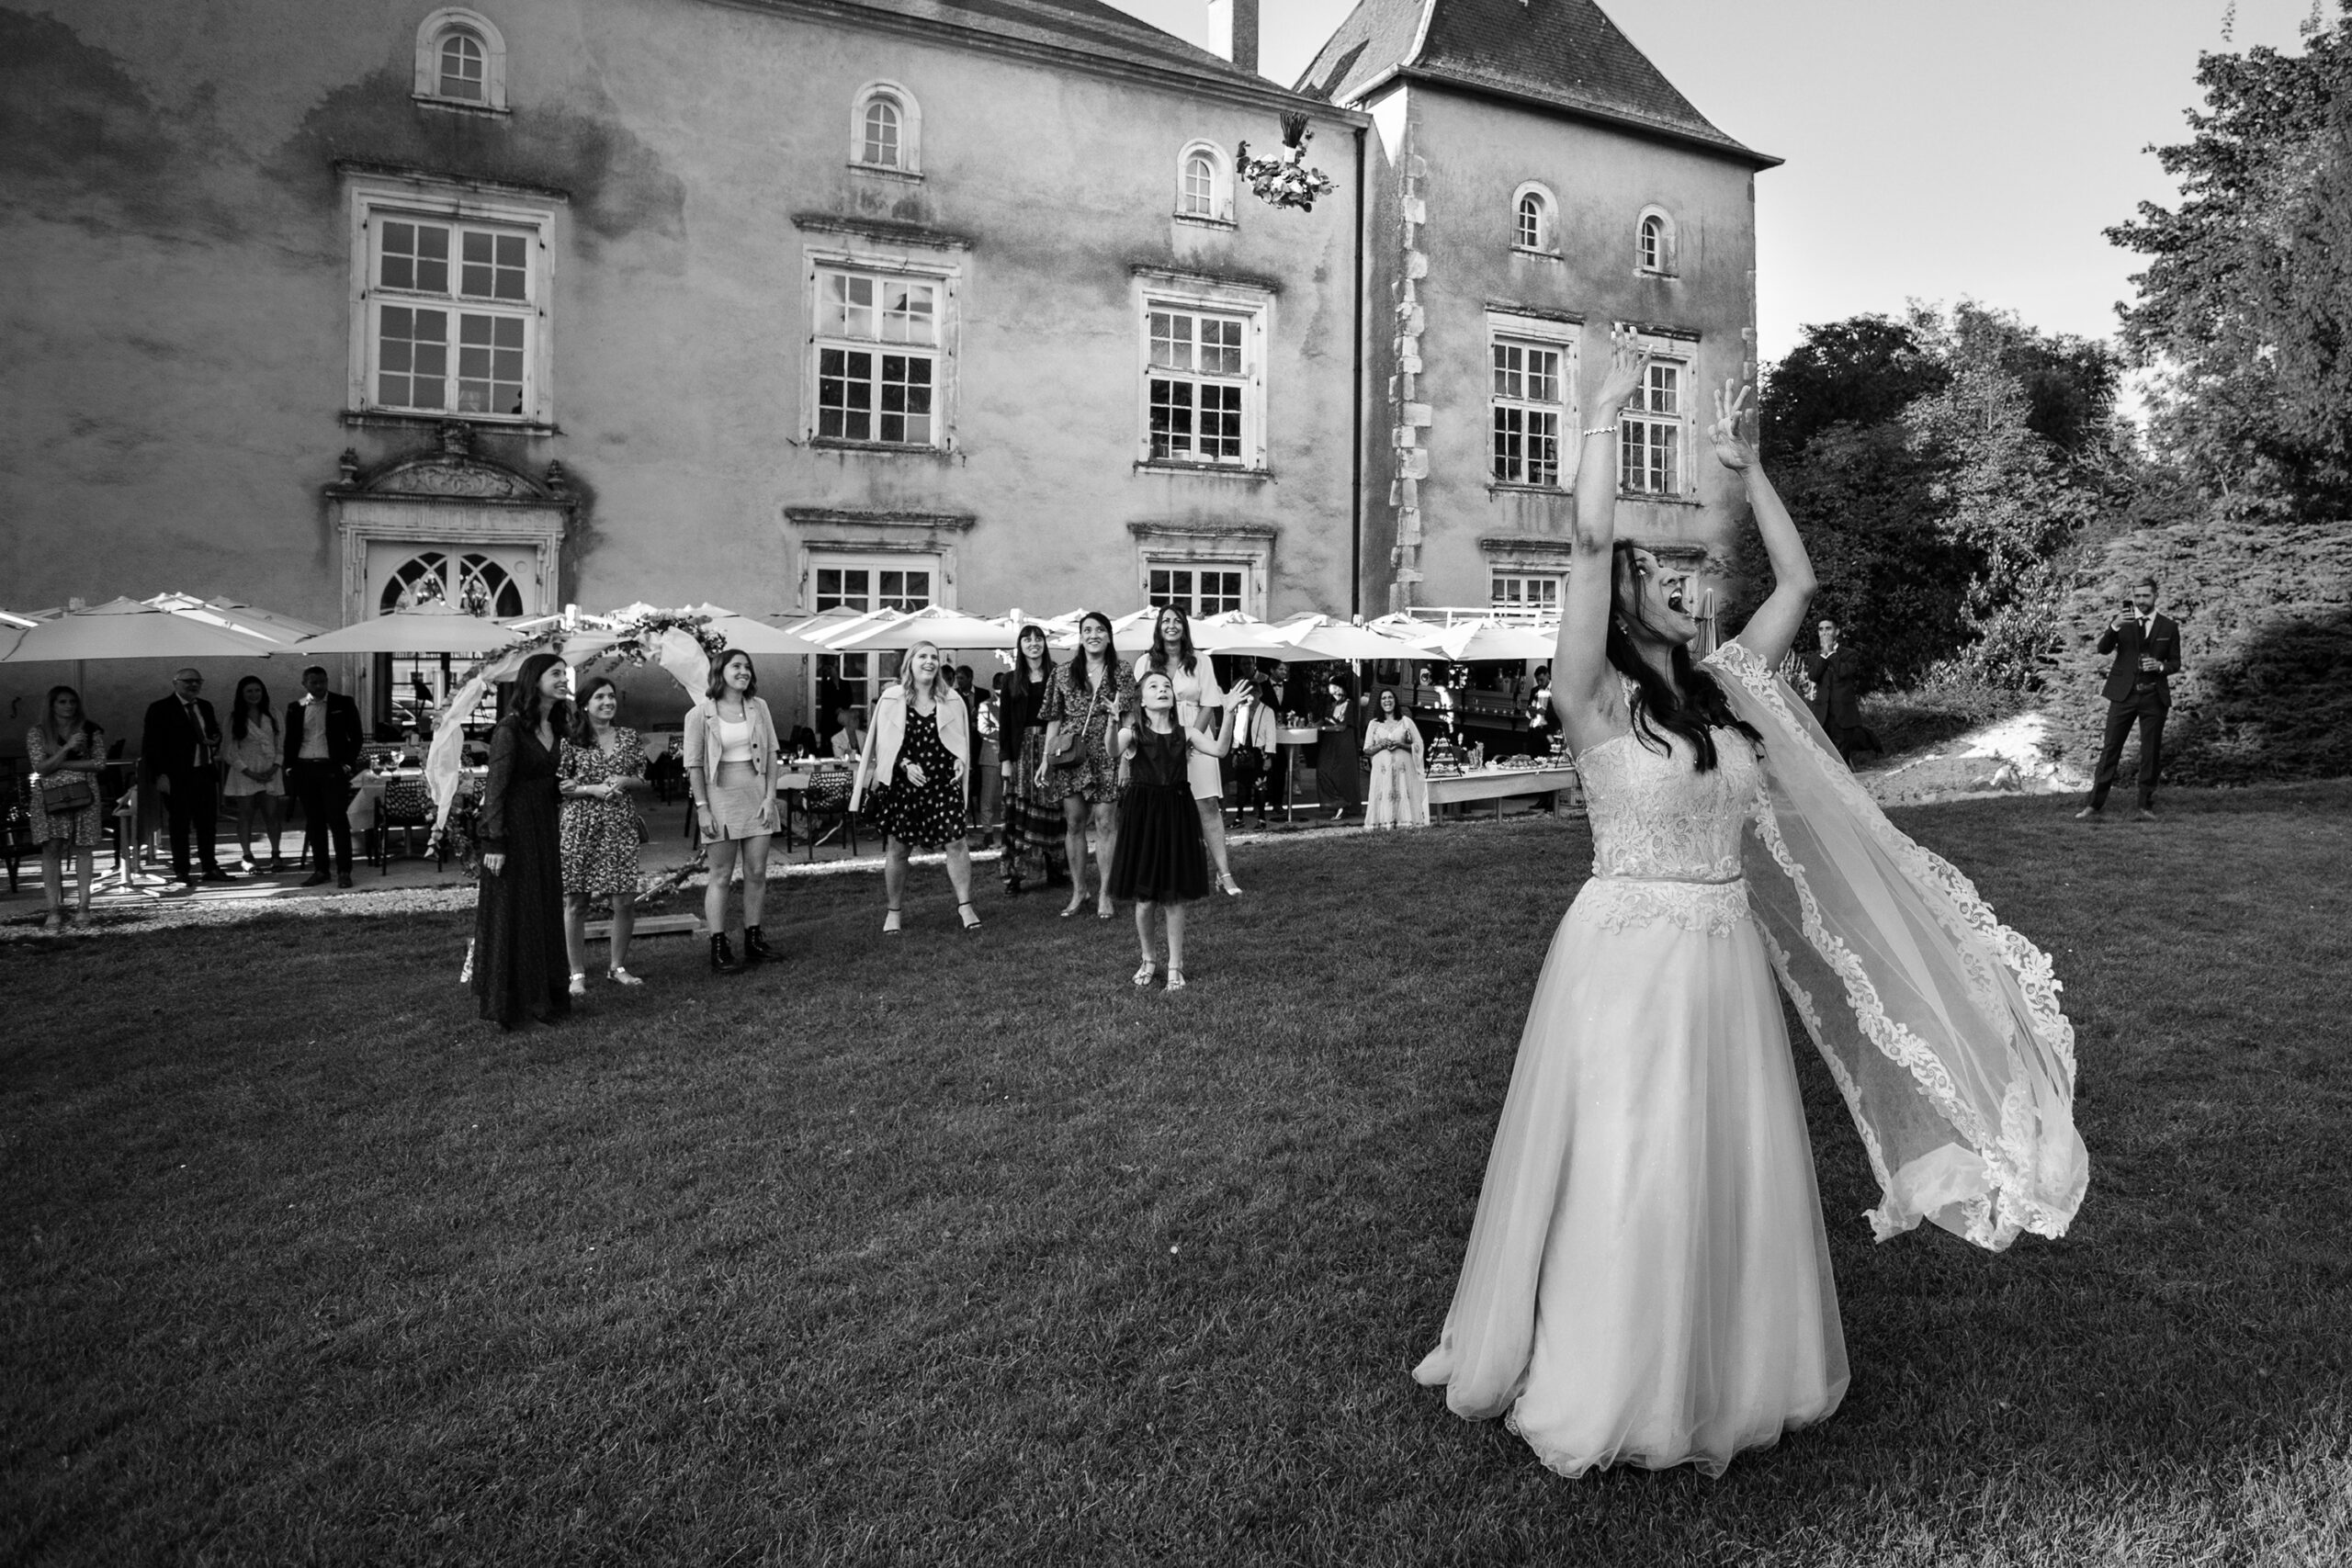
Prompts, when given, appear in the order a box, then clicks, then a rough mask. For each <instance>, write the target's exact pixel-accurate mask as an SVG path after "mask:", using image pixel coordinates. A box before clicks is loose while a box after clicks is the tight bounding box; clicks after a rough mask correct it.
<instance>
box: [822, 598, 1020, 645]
mask: <svg viewBox="0 0 2352 1568" xmlns="http://www.w3.org/2000/svg"><path fill="white" fill-rule="evenodd" d="M1019 634H1020V627H1018V626H1015V625H1014V624H1013V623H1012V621H1011V620H1010V619H1006V618H1002V617H998V616H988V615H966V614H964V613H963V612H962V611H960V610H948V609H943V608H941V607H940V606H939V605H936V604H932V605H927V606H925V607H924V608H922V609H920V610H879V611H876V613H875V614H874V615H873V617H872V618H871V619H869V620H866V621H865V622H864V623H862V624H860V625H858V626H849V627H846V628H844V629H843V630H842V631H840V632H838V633H834V634H831V635H829V636H827V637H826V638H825V639H824V640H825V643H826V646H827V647H828V648H829V649H831V650H832V651H834V652H838V653H873V652H880V651H883V650H886V649H910V648H912V647H913V646H914V645H915V644H917V643H919V642H929V643H936V644H938V645H939V646H940V647H941V648H952V649H964V650H969V649H1004V648H1011V647H1012V646H1013V643H1014V642H1015V640H1016V639H1017V638H1018V637H1019Z"/></svg>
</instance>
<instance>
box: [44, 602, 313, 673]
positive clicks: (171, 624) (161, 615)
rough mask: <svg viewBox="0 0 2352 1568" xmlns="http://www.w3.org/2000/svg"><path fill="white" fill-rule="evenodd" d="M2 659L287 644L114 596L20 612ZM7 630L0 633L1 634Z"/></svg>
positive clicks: (244, 654)
mask: <svg viewBox="0 0 2352 1568" xmlns="http://www.w3.org/2000/svg"><path fill="white" fill-rule="evenodd" d="M23 618H24V619H28V620H29V621H30V623H31V624H30V625H28V626H23V627H21V628H19V629H17V631H16V633H15V642H14V645H13V646H12V647H10V648H9V649H8V650H7V651H6V653H0V662H5V663H8V664H36V663H50V662H55V663H79V662H82V661H85V660H93V659H266V658H268V657H269V656H270V655H271V654H273V653H277V652H282V651H284V650H285V649H286V646H287V645H285V644H283V643H278V642H273V641H271V640H269V639H268V638H266V637H261V636H259V635H257V634H255V633H253V632H247V631H242V630H239V629H238V628H237V627H235V626H222V625H218V624H215V623H214V622H212V621H209V620H199V619H197V618H195V617H193V616H189V615H177V614H175V613H174V612H172V611H170V610H164V609H159V608H157V607H156V606H155V605H153V604H143V603H141V601H139V600H137V599H116V600H112V601H109V602H108V603H107V604H95V605H92V606H91V607H89V608H88V609H85V610H58V611H43V612H40V613H38V614H35V615H30V616H27V617H23ZM5 635H6V634H5V633H0V636H5Z"/></svg>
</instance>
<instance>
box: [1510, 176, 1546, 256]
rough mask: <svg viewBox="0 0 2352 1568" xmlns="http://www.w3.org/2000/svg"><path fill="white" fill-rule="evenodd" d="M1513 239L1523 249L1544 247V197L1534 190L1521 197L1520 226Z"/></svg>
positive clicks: (1529, 249)
mask: <svg viewBox="0 0 2352 1568" xmlns="http://www.w3.org/2000/svg"><path fill="white" fill-rule="evenodd" d="M1513 239H1514V243H1516V244H1517V245H1518V246H1519V248H1520V249H1521V250H1522V251H1540V250H1542V249H1543V248H1544V198H1543V197H1540V196H1537V195H1536V194H1535V193H1534V192H1533V191H1530V192H1528V193H1527V194H1526V195H1525V196H1522V197H1520V198H1519V226H1518V229H1517V231H1516V233H1515V235H1514V237H1513Z"/></svg>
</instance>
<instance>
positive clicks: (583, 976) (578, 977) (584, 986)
mask: <svg viewBox="0 0 2352 1568" xmlns="http://www.w3.org/2000/svg"><path fill="white" fill-rule="evenodd" d="M571 994H572V995H573V996H575V997H584V996H586V995H587V994H588V971H587V970H585V969H574V970H573V971H572V972H571Z"/></svg>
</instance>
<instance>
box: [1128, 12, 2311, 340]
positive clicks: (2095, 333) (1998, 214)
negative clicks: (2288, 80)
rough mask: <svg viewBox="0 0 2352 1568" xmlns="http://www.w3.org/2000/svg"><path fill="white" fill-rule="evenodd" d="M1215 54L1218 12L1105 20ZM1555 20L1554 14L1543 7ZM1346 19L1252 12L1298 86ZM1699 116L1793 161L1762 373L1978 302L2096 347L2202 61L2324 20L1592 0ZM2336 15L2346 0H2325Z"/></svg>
mask: <svg viewBox="0 0 2352 1568" xmlns="http://www.w3.org/2000/svg"><path fill="white" fill-rule="evenodd" d="M1112 3H1113V4H1114V5H1119V6H1121V8H1122V9H1125V10H1127V11H1129V12H1131V13H1133V14H1134V15H1136V16H1137V17H1143V18H1144V19H1145V20H1147V21H1149V22H1151V23H1153V24H1154V25H1155V26H1158V27H1161V28H1167V29H1168V30H1169V31H1170V32H1174V33H1177V34H1179V35H1181V36H1182V37H1185V38H1189V39H1193V41H1194V42H1196V43H1204V42H1206V40H1207V19H1206V17H1207V9H1206V6H1205V4H1204V0H1112ZM1533 3H1534V4H1536V5H1543V4H1544V3H1545V0H1533ZM1351 5H1352V0H1261V7H1262V9H1261V37H1262V43H1261V50H1260V58H1261V66H1262V68H1263V69H1264V71H1265V73H1266V74H1267V75H1269V76H1271V77H1273V78H1275V79H1276V80H1278V81H1282V82H1284V83H1289V82H1292V81H1295V80H1296V78H1297V75H1298V73H1299V72H1300V71H1302V70H1303V69H1305V67H1306V62H1308V61H1309V60H1311V59H1312V58H1314V54H1315V51H1316V49H1317V47H1318V46H1319V45H1320V44H1321V42H1322V40H1323V39H1324V38H1326V37H1327V36H1329V32H1330V30H1331V29H1332V28H1334V27H1336V26H1338V25H1339V22H1340V19H1341V18H1342V17H1345V16H1346V15H1347V13H1348V11H1349V9H1350V8H1351ZM1601 5H1602V8H1603V9H1604V10H1606V11H1607V12H1608V13H1609V14H1610V16H1611V17H1612V18H1613V19H1614V20H1615V21H1616V23H1617V25H1618V26H1619V27H1621V28H1624V30H1625V32H1626V33H1627V35H1628V36H1630V37H1631V38H1632V39H1633V40H1634V42H1635V43H1636V44H1638V45H1640V46H1641V48H1642V49H1643V50H1644V51H1645V52H1646V53H1647V54H1648V55H1649V57H1650V59H1651V60H1652V61H1654V62H1656V63H1657V66H1658V68H1659V69H1660V70H1662V71H1663V72H1665V73H1666V75H1667V78H1668V80H1669V81H1671V82H1672V83H1673V84H1674V85H1676V86H1677V87H1679V88H1680V89H1681V91H1682V94H1683V96H1686V97H1688V98H1689V99H1690V100H1691V102H1692V103H1693V104H1695V105H1697V106H1698V107H1699V109H1700V112H1702V114H1704V115H1706V116H1707V118H1710V119H1712V120H1713V121H1714V122H1715V124H1717V125H1718V126H1720V127H1722V128H1723V129H1724V130H1725V131H1727V132H1729V133H1730V134H1731V135H1733V136H1736V137H1737V138H1738V139H1739V140H1741V141H1745V142H1746V143H1747V144H1748V145H1749V146H1751V147H1754V148H1756V149H1758V151H1760V152H1770V153H1773V154H1775V155H1777V156H1779V157H1781V158H1785V159H1787V160H1788V162H1787V164H1784V165H1783V166H1781V167H1780V168H1777V169H1773V170H1770V171H1768V172H1767V173H1765V174H1764V175H1761V176H1760V177H1759V178H1758V182H1757V203H1758V219H1757V221H1758V234H1757V246H1758V257H1757V294H1758V299H1757V314H1758V333H1759V336H1760V337H1761V339H1762V343H1761V344H1760V347H1761V350H1762V353H1763V355H1764V357H1765V359H1766V360H1767V361H1768V362H1769V361H1770V360H1773V359H1777V358H1779V357H1780V356H1781V355H1782V354H1785V353H1786V352H1787V351H1788V350H1789V348H1790V347H1791V346H1792V344H1794V343H1795V342H1796V338H1797V333H1798V330H1799V327H1800V325H1801V324H1802V323H1805V322H1815V321H1837V320H1838V319H1840V318H1842V317H1846V316H1851V315H1856V314H1859V313H1860V312H1862V311H1865V310H1880V311H1887V312H1899V311H1900V310H1902V309H1903V305H1904V301H1905V299H1914V298H1916V299H1925V300H1931V301H1943V302H1950V301H1952V300H1955V299H1962V298H1963V297H1965V298H1971V299H1977V300H1979V301H1981V302H1982V303H1984V304H1986V305H1994V306H2003V307H2007V308H2008V309H2010V310H2016V311H2017V312H2018V314H2019V315H2020V316H2022V317H2023V318H2024V319H2025V320H2026V321H2029V322H2030V323H2031V324H2033V325H2035V326H2038V327H2041V328H2042V329H2044V330H2046V331H2052V332H2067V333H2081V334H2083V335H2086V336H2091V337H2105V336H2109V335H2110V334H2111V333H2113V332H2114V330H2115V305H2116V302H2117V301H2118V300H2120V299H2125V298H2127V297H2128V296H2129V295H2130V293H2131V283H2130V281H2129V280H2130V276H2131V273H2132V272H2133V271H2135V270H2136V269H2137V266H2138V257H2137V256H2136V255H2134V254H2131V253H2130V252H2126V251H2120V250H2118V249H2117V248H2115V247H2114V246H2112V245H2110V244H2109V243H2107V241H2106V239H2105V238H2104V236H2103V233H2102V231H2104V230H2105V229H2107V228H2108V227H2109V225H2110V224H2114V223H2118V222H2120V221H2122V220H2125V219H2127V218H2130V217H2131V216H2132V214H2133V213H2134V212H2135V211H2136V210H2137V204H2138V203H2139V202H2141V201H2143V200H2151V201H2156V202H2159V203H2163V204H2165V205H2170V204H2171V202H2172V201H2173V199H2174V197H2175V194H2176V193H2175V191H2174V189H2173V186H2172V185H2171V182H2170V181H2169V180H2167V179H2166V178H2165V175H2164V173H2163V171H2162V170H2160V169H2159V168H2158V167H2157V166H2156V160H2155V158H2154V156H2153V155H2152V154H2150V153H2147V152H2144V151H2143V149H2144V148H2146V147H2147V146H2148V145H2149V144H2150V143H2152V142H2158V143H2168V142H2175V141H2184V140H2186V139H2187V134H2188V130H2187V127H2186V125H2185V124H2184V123H2183V121H2182V118H2181V115H2182V112H2183V111H2184V110H2186V109H2188V108H2190V107H2195V106H2196V105H2197V104H2198V102H2199V97H2198V91H2197V84H2196V81H2195V73H2196V70H2197V55H2198V51H2200V50H2222V49H2233V50H2244V49H2245V48H2247V47H2249V46H2251V45H2255V44H2268V45H2271V46H2273V47H2277V48H2281V49H2295V48H2299V47H2300V40H2299V35H2298V32H2297V28H2298V26H2299V24H2301V22H2303V21H2304V20H2306V19H2307V18H2308V17H2310V16H2311V13H2312V5H2311V0H2238V4H2237V6H2236V13H2237V20H2236V27H2235V29H2234V41H2233V42H2231V43H2227V44H2225V43H2224V42H2223V40H2222V19H2223V17H2224V16H2225V15H2226V14H2227V12H2228V11H2229V9H2230V6H2229V0H1601ZM2328 10H2329V12H2330V13H2331V14H2332V13H2333V12H2334V10H2335V0H2328Z"/></svg>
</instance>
